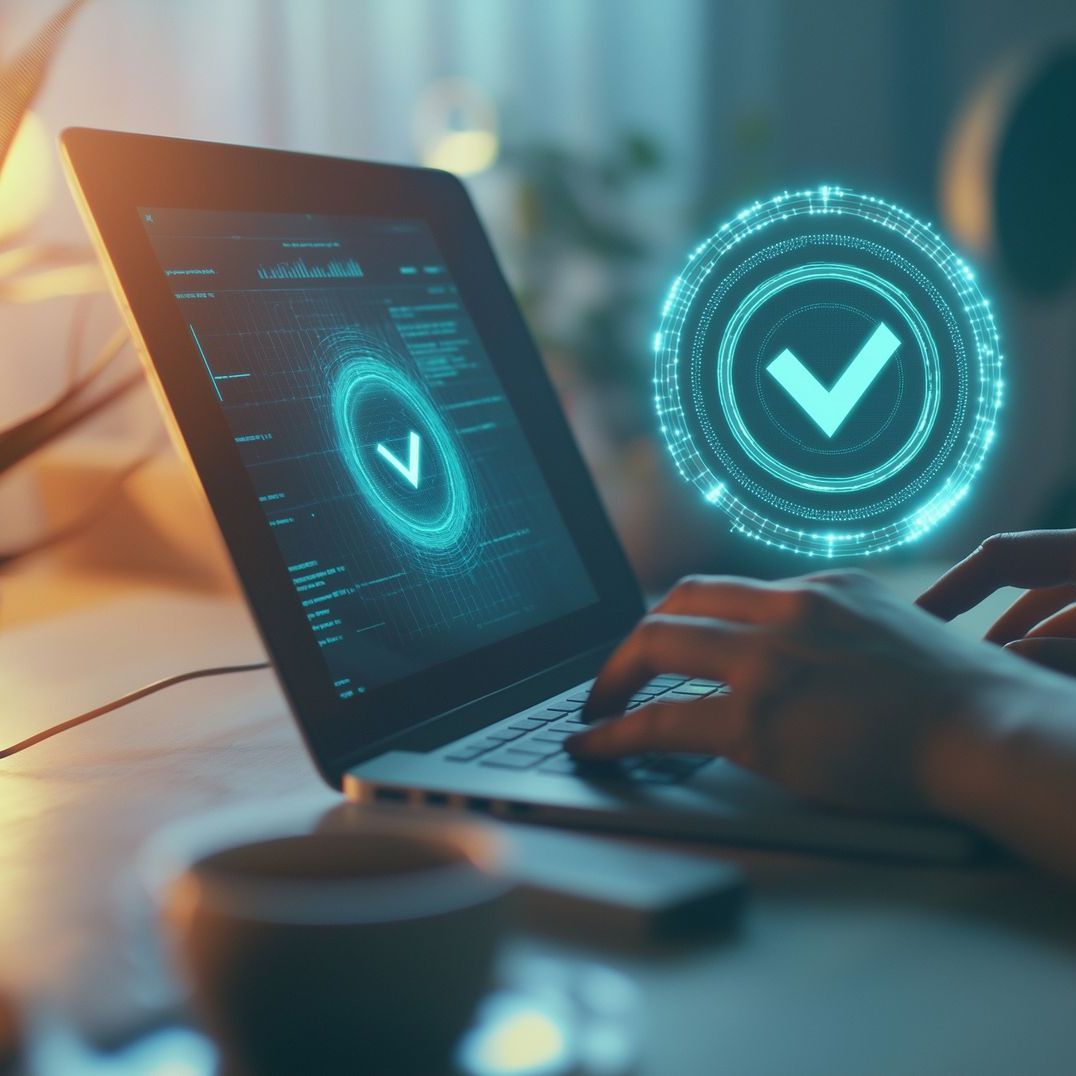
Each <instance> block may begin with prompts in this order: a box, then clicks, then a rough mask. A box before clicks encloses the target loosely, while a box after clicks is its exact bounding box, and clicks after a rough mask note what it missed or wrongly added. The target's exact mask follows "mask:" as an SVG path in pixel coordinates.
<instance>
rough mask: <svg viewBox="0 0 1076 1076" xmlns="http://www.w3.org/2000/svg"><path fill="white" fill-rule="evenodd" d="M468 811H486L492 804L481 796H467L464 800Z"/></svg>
mask: <svg viewBox="0 0 1076 1076" xmlns="http://www.w3.org/2000/svg"><path fill="white" fill-rule="evenodd" d="M466 805H467V810H468V811H488V810H489V809H490V808H491V807H492V806H493V804H492V803H491V802H490V801H489V800H487V799H484V798H483V797H482V796H468V797H467V800H466Z"/></svg>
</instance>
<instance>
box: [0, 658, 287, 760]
mask: <svg viewBox="0 0 1076 1076" xmlns="http://www.w3.org/2000/svg"><path fill="white" fill-rule="evenodd" d="M268 668H269V662H268V661H253V662H250V663H249V664H247V665H216V666H212V667H210V668H208V669H192V670H191V671H189V672H185V673H178V674H177V675H175V676H166V677H165V678H164V679H163V680H155V681H154V682H153V683H152V684H146V685H145V687H140V688H139V689H138V690H137V691H132V692H131V693H130V694H128V695H121V696H120V697H119V698H118V699H113V700H112V701H111V702H106V703H105V704H104V705H103V706H98V707H97V708H96V709H94V710H87V711H86V713H84V714H79V715H78V717H72V718H69V719H68V720H67V721H62V722H60V724H59V725H53V726H52V728H48V729H45V731H44V732H38V733H35V734H34V735H33V736H28V737H27V738H26V739H25V740H20V741H19V742H18V743H14V744H12V745H11V746H10V747H3V748H0V758H9V757H10V756H11V755H17V754H18V753H19V752H20V751H25V750H26V749H27V748H28V747H33V746H34V744H39V743H41V741H42V740H48V739H51V738H52V737H53V736H57V735H59V734H60V733H61V732H66V731H67V730H68V729H73V728H74V727H75V726H76V725H84V724H85V723H86V722H87V721H92V720H93V719H94V718H95V717H101V716H102V715H103V714H108V713H111V712H112V711H113V710H118V709H119V708H120V707H121V706H126V705H128V703H132V702H137V701H138V700H139V699H144V698H145V697H146V696H147V695H152V694H154V693H155V692H157V691H163V690H164V689H165V688H166V687H173V686H175V685H176V684H182V683H184V682H185V681H187V680H200V679H201V678H202V677H205V676H225V675H226V674H228V673H241V672H253V671H254V670H255V669H268Z"/></svg>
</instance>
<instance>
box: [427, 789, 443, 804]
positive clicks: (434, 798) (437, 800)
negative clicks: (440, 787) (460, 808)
mask: <svg viewBox="0 0 1076 1076" xmlns="http://www.w3.org/2000/svg"><path fill="white" fill-rule="evenodd" d="M426 802H427V803H428V804H429V805H430V806H431V807H447V806H448V796H447V795H446V794H445V793H444V792H427V793H426Z"/></svg>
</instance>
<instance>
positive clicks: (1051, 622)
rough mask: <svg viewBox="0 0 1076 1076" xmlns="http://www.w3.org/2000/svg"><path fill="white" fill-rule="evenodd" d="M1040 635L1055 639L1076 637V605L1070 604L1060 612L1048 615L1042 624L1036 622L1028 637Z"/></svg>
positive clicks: (1034, 637) (1032, 637) (1033, 637)
mask: <svg viewBox="0 0 1076 1076" xmlns="http://www.w3.org/2000/svg"><path fill="white" fill-rule="evenodd" d="M1040 636H1044V637H1048V638H1053V639H1072V638H1076V607H1074V606H1069V607H1068V608H1066V609H1062V610H1061V611H1060V612H1059V613H1054V615H1053V616H1049V617H1047V618H1046V619H1045V620H1044V621H1042V623H1041V624H1036V625H1035V627H1033V628H1032V629H1031V630H1030V631H1029V632H1028V633H1027V638H1030V639H1036V638H1039V637H1040Z"/></svg>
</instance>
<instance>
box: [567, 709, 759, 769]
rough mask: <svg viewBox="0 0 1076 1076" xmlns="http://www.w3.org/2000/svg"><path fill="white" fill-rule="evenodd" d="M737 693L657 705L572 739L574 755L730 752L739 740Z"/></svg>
mask: <svg viewBox="0 0 1076 1076" xmlns="http://www.w3.org/2000/svg"><path fill="white" fill-rule="evenodd" d="M734 708H735V703H734V702H733V698H732V696H731V695H722V696H720V697H718V698H712V697H711V698H706V699H694V700H692V701H691V702H652V703H650V704H649V705H647V706H642V707H640V708H639V709H638V710H633V711H632V712H631V713H628V714H625V715H624V716H623V717H617V718H613V719H612V720H611V721H606V722H604V723H603V724H601V725H595V727H594V728H592V729H588V730H587V731H586V732H581V733H578V734H577V735H575V736H573V737H572V738H571V739H570V740H568V741H566V743H565V747H566V748H567V749H568V751H570V752H571V753H572V754H573V755H579V756H583V757H586V758H595V759H599V758H619V757H620V756H622V755H636V754H643V753H645V752H647V751H686V752H690V753H692V754H700V755H722V754H727V753H728V752H729V751H730V750H731V749H732V747H733V744H734V742H735V740H736V738H737V737H738V735H739V733H738V730H737V726H736V722H735V721H734V720H732V719H731V715H732V713H733V712H734Z"/></svg>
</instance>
